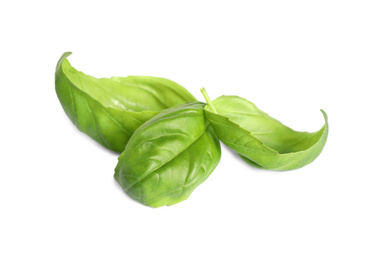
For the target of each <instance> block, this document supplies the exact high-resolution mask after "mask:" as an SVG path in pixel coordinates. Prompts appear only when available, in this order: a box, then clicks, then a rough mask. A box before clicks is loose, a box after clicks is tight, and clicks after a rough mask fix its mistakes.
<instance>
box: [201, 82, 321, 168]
mask: <svg viewBox="0 0 384 260" xmlns="http://www.w3.org/2000/svg"><path fill="white" fill-rule="evenodd" d="M201 91H202V93H203V95H204V97H205V98H206V100H207V103H208V105H207V106H206V107H205V113H206V116H207V118H208V120H209V122H210V123H211V125H212V127H213V129H214V131H215V134H216V135H217V136H218V137H219V139H220V140H221V141H222V142H223V143H224V144H226V145H227V146H228V147H230V148H231V149H233V150H234V151H236V152H237V153H238V154H239V155H240V157H241V158H242V159H244V160H245V161H246V162H247V163H249V164H250V165H252V166H255V167H258V168H262V169H270V170H277V171H284V170H293V169H298V168H301V167H303V166H305V165H307V164H309V163H311V162H312V161H313V160H315V159H316V158H317V156H318V155H319V154H320V153H321V151H322V149H323V147H324V145H325V142H326V140H327V136H328V117H327V114H326V113H325V112H324V111H323V110H321V112H322V113H323V116H324V119H325V124H324V126H323V127H322V128H321V129H320V130H319V131H317V132H314V133H308V132H298V131H294V130H292V129H291V128H289V127H287V126H285V125H283V124H282V123H280V122H279V121H278V120H276V119H274V118H272V117H270V116H269V115H268V114H266V113H264V112H263V111H261V110H259V109H258V108H257V107H256V106H255V105H254V104H253V103H252V102H250V101H248V100H246V99H244V98H241V97H237V96H221V97H219V98H217V99H216V100H214V101H213V102H212V101H211V100H210V99H209V97H208V95H207V93H206V92H205V90H204V89H202V90H201Z"/></svg>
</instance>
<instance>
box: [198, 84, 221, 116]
mask: <svg viewBox="0 0 384 260" xmlns="http://www.w3.org/2000/svg"><path fill="white" fill-rule="evenodd" d="M200 91H201V93H202V94H203V96H204V98H205V101H207V104H208V106H210V108H211V109H212V111H213V112H214V113H215V114H217V111H216V109H215V107H214V106H213V103H212V101H211V99H210V98H209V96H208V94H207V91H205V88H202V89H200Z"/></svg>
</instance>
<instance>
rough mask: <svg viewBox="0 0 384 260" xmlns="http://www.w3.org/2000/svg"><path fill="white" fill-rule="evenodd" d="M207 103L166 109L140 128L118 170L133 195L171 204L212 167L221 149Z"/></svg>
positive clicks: (184, 196) (151, 202) (117, 176)
mask: <svg viewBox="0 0 384 260" xmlns="http://www.w3.org/2000/svg"><path fill="white" fill-rule="evenodd" d="M204 106H205V104H204V103H200V102H192V103H188V104H185V105H181V106H179V107H175V108H170V109H167V110H164V111H163V112H161V113H159V114H158V115H156V116H155V117H153V118H152V119H150V120H148V121H147V122H146V123H144V124H143V125H142V126H140V127H139V128H138V129H137V130H136V132H135V133H134V134H133V136H132V137H131V139H130V140H129V142H128V144H127V146H126V148H125V150H124V152H123V153H122V154H121V155H120V157H119V162H118V164H117V166H116V169H115V175H114V177H115V180H116V181H117V182H118V183H119V184H120V185H121V187H122V188H123V189H124V191H125V192H126V193H127V194H128V195H129V196H130V197H131V198H133V199H134V200H137V201H139V202H140V203H142V204H144V205H147V206H152V207H160V206H164V205H172V204H175V203H178V202H181V201H183V200H186V199H187V198H188V197H189V195H190V194H191V193H192V191H193V190H194V189H195V188H196V187H197V186H198V185H200V184H201V183H202V182H204V181H205V180H206V179H207V178H208V176H209V175H210V174H211V173H212V171H213V170H214V169H215V167H216V165H217V164H218V163H219V160H220V156H221V149H220V142H219V140H218V138H217V137H216V136H215V134H214V132H213V130H212V127H211V126H210V124H209V122H208V120H206V118H205V115H204Z"/></svg>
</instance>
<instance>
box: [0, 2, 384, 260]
mask: <svg viewBox="0 0 384 260" xmlns="http://www.w3.org/2000/svg"><path fill="white" fill-rule="evenodd" d="M383 14H384V6H383V1H369V0H365V1H353V0H349V1H337V0H331V1H294V0H290V1H217V2H214V1H180V0H179V1H88V2H85V1H72V0H67V1H2V2H1V4H0V28H1V30H0V39H1V40H0V46H1V49H0V50H1V56H0V87H1V92H0V106H1V110H0V111H1V123H0V124H1V127H0V131H1V135H0V138H1V151H2V154H1V157H0V158H1V159H0V160H1V163H0V259H6V260H8V259H50V260H52V259H55V260H60V259H66V260H67V259H81V260H84V259H295V260H299V259H306V260H308V259H311V260H312V259H338V260H339V259H370V260H373V259H384V223H383V222H384V211H383V205H384V170H383V166H382V165H383V161H384V158H383V156H384V152H383V145H384V142H383V133H384V124H383V119H384V117H383V112H384V107H383V96H384V95H383V94H382V91H381V90H382V89H383V86H384V74H383V73H384V15H383ZM65 51H72V52H73V54H72V56H70V57H69V60H70V62H71V63H72V65H73V66H74V67H75V68H77V69H79V70H81V71H83V72H85V73H87V74H90V75H93V76H96V77H110V76H128V75H150V76H160V77H165V78H169V79H172V80H174V81H176V82H178V83H179V84H181V85H183V86H184V87H186V88H187V89H188V90H190V91H191V93H193V94H194V95H195V96H196V97H197V98H198V99H200V100H202V99H203V98H202V95H201V94H200V92H199V89H200V88H201V87H205V88H206V90H207V92H208V93H209V95H210V96H211V98H212V99H214V98H216V97H218V96H220V95H224V94H226V95H239V96H242V97H246V98H247V99H249V100H251V101H252V102H254V103H255V104H256V105H257V106H258V107H259V108H260V109H262V110H264V111H266V112H267V113H269V114H270V115H271V116H273V117H275V118H277V119H279V120H280V121H282V122H283V123H285V124H287V125H288V126H290V127H292V128H294V129H297V130H302V131H315V130H317V129H319V128H320V127H321V126H322V124H323V118H322V115H321V113H320V110H319V109H320V108H322V109H324V110H325V111H326V112H327V113H328V115H329V123H330V133H329V138H328V142H327V144H326V146H325V148H324V150H323V153H322V154H321V155H320V156H319V157H318V159H317V160H316V161H314V162H313V163H312V164H310V165H308V166H306V167H304V168H302V169H299V170H295V171H290V172H272V171H263V170H258V169H255V168H252V167H250V166H248V165H247V164H245V163H244V162H243V161H241V160H240V159H239V158H238V157H237V156H236V155H235V154H234V153H233V152H231V151H230V150H229V149H227V148H226V147H224V146H222V158H221V161H220V164H219V165H218V167H217V168H216V170H215V171H214V172H213V173H212V175H211V177H210V178H209V179H208V180H207V181H206V182H205V183H203V184H202V185H201V186H199V187H198V188H197V189H196V190H195V192H194V193H192V195H191V197H190V198H189V199H188V200H187V201H184V202H182V203H179V204H177V205H174V206H171V207H161V208H157V209H152V208H149V207H146V206H143V205H141V204H139V203H136V202H135V201H133V200H131V199H130V198H129V197H128V196H126V195H125V194H124V193H123V191H122V190H121V188H120V187H119V186H118V184H117V183H115V181H114V179H113V173H114V167H115V165H116V163H117V157H118V155H117V154H115V153H112V152H110V151H108V150H106V149H104V148H102V147H101V146H100V145H98V144H97V143H95V142H94V141H93V140H91V139H90V138H89V137H87V136H86V135H84V134H82V133H80V132H79V131H78V130H77V129H76V128H75V127H74V126H73V125H72V123H71V122H70V120H69V119H68V118H67V117H66V115H65V113H64V111H63V109H62V108H61V106H60V103H59V101H58V99H57V97H56V93H55V90H54V71H55V66H56V63H57V61H58V59H59V58H60V56H61V54H62V53H63V52H65Z"/></svg>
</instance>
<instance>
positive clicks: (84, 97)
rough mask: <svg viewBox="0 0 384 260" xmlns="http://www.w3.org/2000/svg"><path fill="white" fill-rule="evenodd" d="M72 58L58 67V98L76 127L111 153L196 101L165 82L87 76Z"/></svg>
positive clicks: (142, 77) (62, 59)
mask: <svg viewBox="0 0 384 260" xmlns="http://www.w3.org/2000/svg"><path fill="white" fill-rule="evenodd" d="M70 54H71V53H70V52H66V53H64V54H63V55H62V57H61V58H60V60H59V62H58V63H57V67H56V74H55V85H56V93H57V96H58V98H59V100H60V102H61V105H62V107H63V108H64V111H65V113H66V114H67V115H68V117H69V118H70V119H71V121H72V122H73V124H75V125H76V126H77V128H78V129H79V130H80V131H82V132H84V133H86V134H87V135H88V136H90V137H91V138H93V139H94V140H96V141H97V142H98V143H100V144H101V145H103V146H105V147H106V148H108V149H110V150H113V151H116V152H122V151H123V150H124V147H125V145H126V144H127V142H128V140H129V138H130V137H131V136H132V134H133V132H134V131H135V130H136V129H137V128H138V127H139V126H140V125H142V124H143V123H144V122H146V121H147V120H148V119H150V118H152V117H153V116H155V115H156V114H158V113H159V112H160V111H162V110H163V109H167V108H170V107H173V106H177V105H180V104H185V103H187V102H191V101H195V100H196V99H195V98H194V97H193V96H192V94H190V93H189V92H188V91H187V90H186V89H185V88H183V87H182V86H180V85H178V84H177V83H175V82H173V81H171V80H168V79H164V78H157V77H146V76H129V77H112V78H100V79H97V78H94V77H92V76H88V75H85V74H84V73H82V72H80V71H77V70H76V69H74V68H73V67H72V66H71V65H70V63H69V61H68V60H67V57H68V56H69V55H70Z"/></svg>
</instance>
